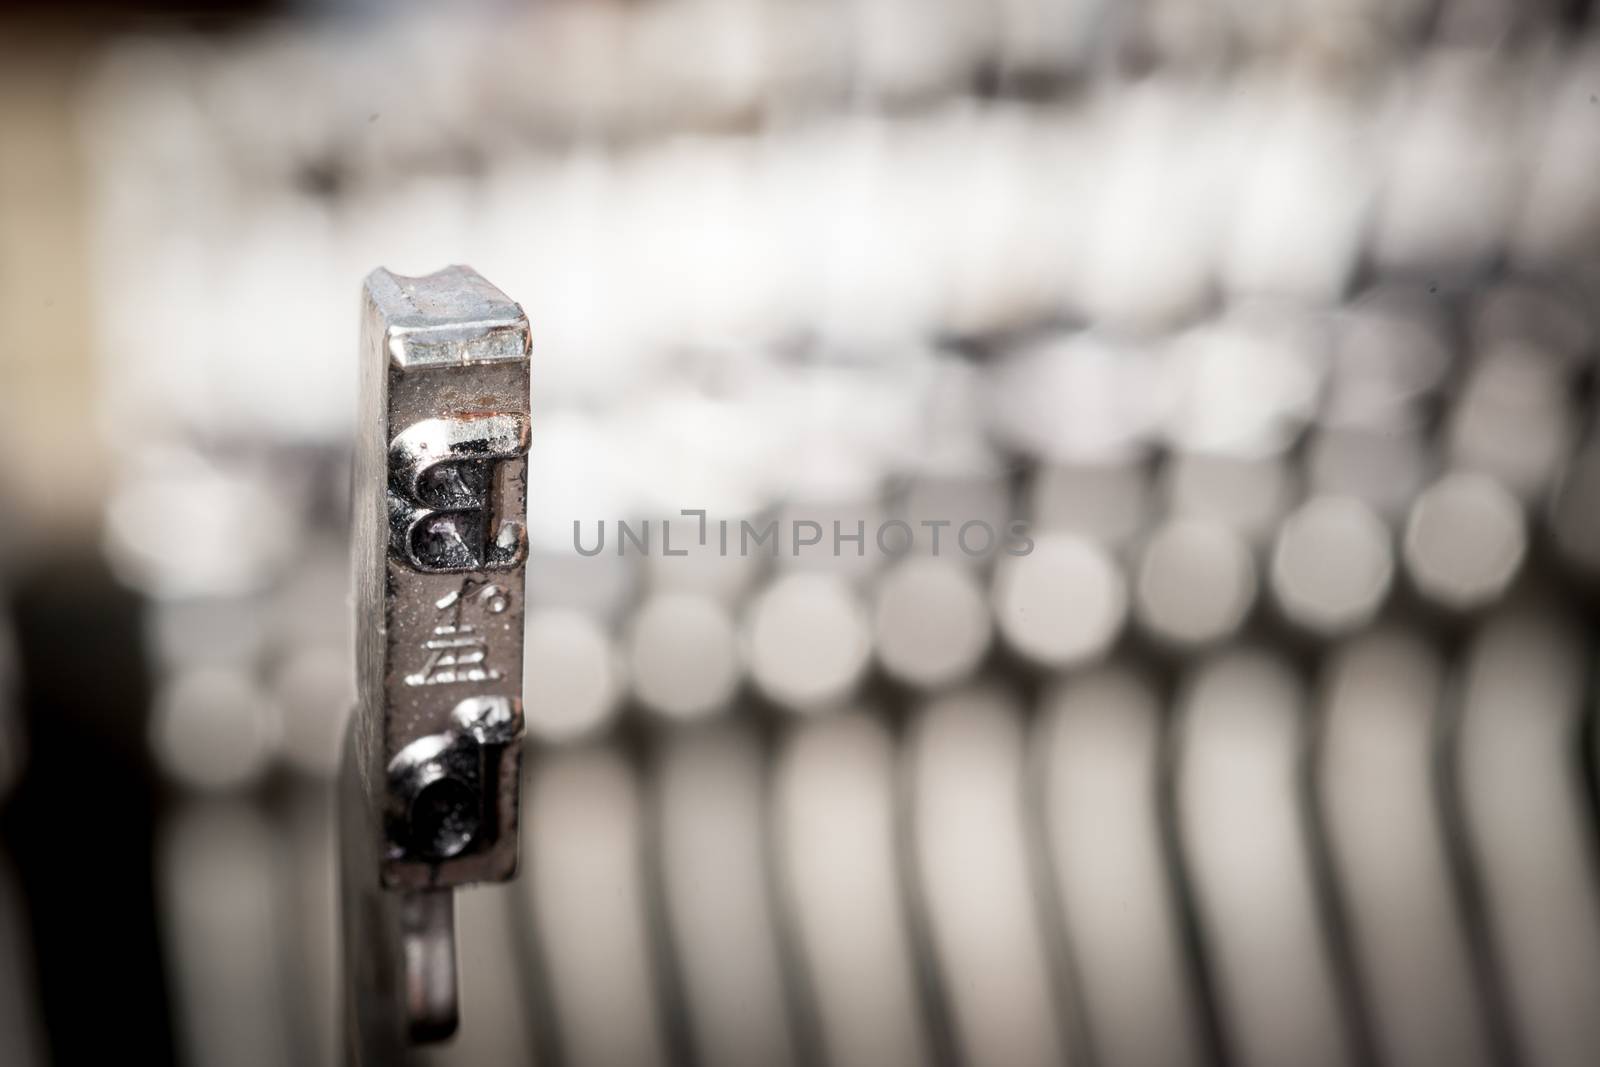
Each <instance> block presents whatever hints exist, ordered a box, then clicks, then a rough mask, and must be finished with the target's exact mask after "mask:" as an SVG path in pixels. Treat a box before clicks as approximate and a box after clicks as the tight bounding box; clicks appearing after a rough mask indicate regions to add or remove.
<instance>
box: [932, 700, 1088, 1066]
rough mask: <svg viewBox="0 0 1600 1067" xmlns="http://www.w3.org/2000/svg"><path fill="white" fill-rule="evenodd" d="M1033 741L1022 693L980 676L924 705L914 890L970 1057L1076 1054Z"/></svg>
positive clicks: (1035, 1058)
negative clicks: (1027, 741)
mask: <svg viewBox="0 0 1600 1067" xmlns="http://www.w3.org/2000/svg"><path fill="white" fill-rule="evenodd" d="M1023 741H1024V738H1023V729H1022V716H1021V709H1020V708H1019V707H1018V706H1017V703H1016V701H1015V699H1014V698H1013V697H1012V696H1011V695H1010V694H1008V693H1006V692H1005V691H1004V690H1002V689H1000V688H998V687H993V686H973V687H967V688H963V689H959V690H956V691H954V692H952V693H947V694H944V695H942V696H939V697H936V698H934V699H933V700H931V701H930V702H929V703H927V704H926V705H924V706H923V707H922V708H921V709H919V710H918V711H916V712H914V713H913V719H912V723H911V727H910V735H909V738H908V742H907V747H906V751H905V774H906V775H907V776H908V779H909V786H908V793H909V797H910V802H909V803H910V826H909V832H910V838H911V840H910V852H911V855H912V856H913V857H914V863H913V870H914V872H915V876H916V877H915V880H914V882H913V886H914V890H913V892H914V895H915V898H916V900H917V901H918V902H919V903H920V906H921V909H922V911H923V916H922V921H923V923H924V924H925V925H926V928H927V930H928V936H929V940H930V941H931V942H932V945H933V950H934V957H935V960H936V962H937V965H938V975H939V982H938V986H939V991H940V994H941V996H942V998H943V1001H944V1004H945V1007H946V1010H947V1011H948V1012H949V1017H950V1020H951V1023H952V1026H953V1029H954V1031H955V1041H956V1045H957V1047H958V1049H959V1053H960V1054H959V1057H958V1058H959V1061H960V1062H961V1063H966V1064H974V1065H976V1064H989V1063H1004V1064H1011V1065H1015V1067H1028V1065H1038V1067H1043V1065H1045V1064H1055V1063H1060V1062H1063V1061H1064V1060H1066V1059H1067V1058H1068V1057H1067V1034H1066V1031H1065V1024H1064V1019H1065V1014H1066V1013H1064V1012H1063V1011H1062V1010H1061V1009H1062V1005H1063V1004H1065V1003H1066V998H1065V994H1064V991H1063V990H1061V989H1060V988H1058V985H1057V982H1056V978H1057V977H1058V976H1059V973H1060V966H1059V964H1057V963H1056V961H1054V960H1052V959H1051V954H1050V949H1049V947H1048V946H1049V944H1050V941H1049V939H1047V938H1046V936H1045V929H1044V926H1043V922H1042V914H1043V912H1042V907H1043V903H1044V902H1043V901H1041V900H1040V899H1039V898H1038V896H1037V894H1036V892H1035V889H1036V886H1037V884H1038V883H1037V872H1036V871H1035V870H1034V868H1033V850H1034V845H1035V842H1034V840H1033V837H1032V835H1031V833H1030V832H1029V826H1028V824H1027V821H1026V815H1025V813H1024V808H1023V797H1024V788H1023V772H1024V746H1023Z"/></svg>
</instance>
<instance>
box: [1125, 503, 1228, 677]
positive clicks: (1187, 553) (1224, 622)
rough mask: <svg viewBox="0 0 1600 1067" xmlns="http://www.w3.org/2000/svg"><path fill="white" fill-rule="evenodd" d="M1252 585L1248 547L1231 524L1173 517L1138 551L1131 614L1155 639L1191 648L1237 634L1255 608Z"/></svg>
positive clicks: (1181, 649) (1183, 648)
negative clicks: (1229, 525)
mask: <svg viewBox="0 0 1600 1067" xmlns="http://www.w3.org/2000/svg"><path fill="white" fill-rule="evenodd" d="M1256 588H1257V582H1256V568H1255V562H1254V560H1253V559H1252V558H1251V555H1250V549H1249V546H1247V545H1246V544H1245V543H1244V541H1243V540H1242V539H1240V537H1239V535H1238V534H1237V533H1235V532H1234V531H1233V530H1232V529H1231V528H1229V527H1228V526H1225V525H1223V524H1222V523H1220V522H1213V521H1210V520H1207V519H1184V518H1179V519H1173V520H1170V521H1168V522H1165V523H1162V524H1161V525H1160V526H1158V527H1156V529H1155V530H1154V531H1152V532H1151V533H1150V535H1149V537H1148V538H1147V539H1146V540H1145V543H1144V545H1143V546H1142V547H1141V549H1140V552H1139V559H1138V567H1137V572H1136V574H1135V577H1134V586H1133V604H1134V615H1135V617H1136V618H1137V619H1138V621H1139V624H1140V625H1141V626H1142V627H1143V628H1144V629H1146V630H1147V631H1149V632H1150V633H1151V634H1152V635H1153V636H1154V637H1155V638H1156V640H1158V641H1160V642H1162V643H1164V644H1166V645H1170V646H1172V647H1174V648H1176V649H1177V650H1179V651H1191V650H1194V649H1198V648H1202V647H1206V646H1210V645H1215V644H1217V643H1219V642H1222V641H1225V640H1226V639H1228V638H1229V637H1232V636H1233V635H1234V634H1235V633H1237V632H1238V630H1239V628H1240V626H1242V625H1243V624H1244V620H1245V618H1246V617H1247V616H1248V615H1249V614H1250V611H1251V609H1252V608H1253V607H1254V606H1255V601H1256Z"/></svg>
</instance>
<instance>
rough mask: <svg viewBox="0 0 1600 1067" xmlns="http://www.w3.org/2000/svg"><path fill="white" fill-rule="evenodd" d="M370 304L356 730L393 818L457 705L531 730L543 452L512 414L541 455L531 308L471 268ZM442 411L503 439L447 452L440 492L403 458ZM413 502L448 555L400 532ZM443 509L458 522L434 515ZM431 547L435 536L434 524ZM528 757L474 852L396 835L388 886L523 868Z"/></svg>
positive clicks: (507, 768) (492, 875)
mask: <svg viewBox="0 0 1600 1067" xmlns="http://www.w3.org/2000/svg"><path fill="white" fill-rule="evenodd" d="M364 304H365V306H364V314H363V324H362V332H363V336H362V343H361V344H362V347H361V372H360V378H361V406H360V411H361V425H360V427H359V429H358V435H357V436H358V440H357V452H356V460H355V483H354V490H353V505H354V555H355V601H356V603H355V608H356V618H357V620H358V621H357V625H358V628H359V632H358V635H357V639H356V660H357V662H356V670H357V699H358V706H357V722H356V726H355V730H354V737H355V745H356V750H357V752H356V755H357V761H358V765H359V768H360V775H361V781H362V784H363V787H364V790H365V794H366V797H367V800H368V804H369V810H370V811H371V812H375V813H382V812H386V811H392V810H393V809H394V808H395V805H396V797H395V796H393V795H392V786H391V782H390V777H389V769H390V767H391V763H392V761H393V760H394V759H395V756H396V755H397V754H398V753H399V752H400V751H401V750H402V749H404V748H405V747H406V746H407V745H409V744H411V743H412V742H414V741H416V740H418V739H419V738H425V737H429V736H434V735H441V734H447V733H449V732H451V731H452V729H453V727H452V721H451V713H452V711H453V710H454V709H455V708H456V707H457V706H458V705H459V704H460V703H461V702H462V701H464V700H468V699H471V698H476V697H506V698H509V699H510V700H511V701H512V703H513V706H514V707H516V708H517V709H518V711H517V714H518V719H519V722H518V727H519V730H520V704H521V696H522V635H523V615H524V583H523V571H524V560H525V556H526V547H525V546H526V540H525V534H524V533H523V530H524V528H525V524H526V512H527V458H526V453H525V451H524V452H523V453H522V454H512V453H513V452H514V451H515V448H514V447H508V446H506V445H505V443H504V442H505V439H506V435H505V432H504V431H505V425H506V419H505V418H504V417H507V416H514V417H516V419H515V420H514V421H517V422H519V423H520V426H521V428H522V430H521V447H522V448H523V449H525V448H526V440H527V437H526V425H527V419H528V415H529V360H528V356H529V350H530V339H529V330H528V322H527V318H526V317H525V316H524V315H523V313H522V309H521V308H520V307H518V306H517V305H516V304H515V303H513V302H512V301H511V300H510V299H509V298H507V297H506V296H505V295H504V294H502V293H500V292H499V290H497V289H495V288H494V287H493V286H491V285H489V283H488V282H486V281H484V280H483V278H481V277H480V276H479V275H478V274H476V273H475V272H474V271H472V270H470V269H469V268H466V267H449V268H446V269H445V270H442V271H439V272H438V273H436V274H431V275H427V276H425V277H420V278H404V277H399V276H397V275H393V274H390V273H389V272H388V271H385V270H381V269H380V270H377V271H374V272H373V274H372V275H371V276H370V277H369V278H368V279H367V285H366V291H365V302H364ZM431 420H444V421H446V422H449V421H451V420H461V421H460V422H459V423H457V425H482V426H484V427H486V433H487V434H488V435H489V437H492V438H493V441H494V442H498V443H490V444H482V445H481V447H480V451H479V452H478V453H475V454H470V453H461V454H459V455H456V456H453V457H441V458H457V459H462V460H463V463H462V464H461V465H459V467H453V466H452V465H451V464H449V463H444V464H442V465H438V466H436V467H435V468H434V470H435V471H436V472H438V473H440V474H442V475H446V476H447V477H441V478H438V479H437V480H436V484H435V485H434V486H433V490H432V492H431V495H430V494H429V493H428V492H422V491H419V490H418V488H417V486H418V484H419V482H418V479H417V477H416V475H417V471H416V469H415V467H413V468H411V469H410V470H409V471H408V472H406V473H405V476H402V474H401V473H400V472H397V470H396V468H395V465H394V464H395V463H396V462H397V460H396V459H395V458H392V457H400V458H401V459H404V458H405V457H401V456H400V449H401V443H402V441H404V442H411V443H413V444H414V443H415V440H416V439H417V438H418V436H419V435H420V436H427V435H426V433H424V432H422V431H418V430H416V429H414V428H416V427H419V426H421V425H422V424H425V423H429V422H430V421H431ZM435 424H437V423H435ZM425 429H426V427H424V430H425ZM407 431H411V432H410V433H409V434H408V433H407ZM402 435H405V436H404V437H402ZM445 436H447V437H449V436H450V435H448V434H447V435H445ZM459 436H460V434H457V435H456V437H459ZM513 436H515V435H513ZM451 440H452V441H453V440H455V437H452V438H451ZM485 440H488V438H487V437H486V438H485ZM445 443H446V444H447V445H448V444H449V442H445ZM411 458H412V459H414V458H415V457H414V456H412V457H411ZM470 464H475V465H476V467H477V468H478V469H479V470H480V471H481V472H482V473H483V474H485V475H486V478H485V479H484V484H483V485H481V486H478V487H477V489H474V487H473V485H472V484H471V483H472V481H473V479H472V478H467V477H462V476H460V470H462V469H466V468H467V467H468V466H469V465H470ZM402 465H403V464H402ZM452 477H453V478H454V482H453V483H452V482H451V481H450V478H452ZM397 499H399V500H401V501H402V502H403V504H404V505H405V507H407V508H409V510H408V511H407V512H406V515H405V518H406V519H407V520H408V521H409V520H413V519H416V517H417V516H418V515H420V516H422V518H421V520H420V521H424V522H426V521H436V522H437V523H439V528H440V529H441V530H443V531H444V534H445V535H448V536H446V537H445V538H444V539H443V540H439V541H438V542H437V543H438V544H441V545H444V546H445V548H443V549H441V550H440V554H439V555H438V556H437V558H433V559H431V560H430V559H419V558H418V554H417V552H415V551H410V550H408V545H410V544H412V543H413V542H409V541H406V540H405V538H404V537H399V538H392V537H391V516H392V515H393V514H394V513H395V508H396V506H397V505H396V500H397ZM480 502H481V507H480V506H476V505H477V504H479V503H480ZM463 504H466V505H467V506H464V507H463V506H462V505H463ZM435 515H436V516H443V517H442V518H435V519H430V518H429V516H435ZM463 533H464V534H465V537H466V541H467V542H471V541H472V539H473V537H474V536H477V537H479V538H480V544H478V545H472V546H469V548H470V551H467V552H466V555H463V554H462V551H463V550H462V548H461V542H460V539H459V537H458V535H461V534H463ZM452 539H454V540H452ZM485 539H486V540H485ZM422 542H423V543H424V544H428V543H434V542H430V541H429V535H428V533H427V531H424V533H423V536H422ZM480 548H481V549H482V551H481V552H477V550H478V549H480ZM473 552H477V555H473ZM430 562H431V563H433V564H435V566H433V567H428V566H427V564H429V563H430ZM518 758H519V756H518V746H517V745H514V744H513V745H510V746H508V747H507V748H506V749H505V750H504V753H503V761H504V762H502V764H501V765H500V766H499V768H498V773H492V772H491V773H489V774H486V775H485V778H484V783H485V786H486V787H488V788H491V789H493V790H494V792H495V795H494V796H493V797H492V798H485V802H484V808H485V814H486V815H489V816H491V817H489V818H486V820H485V822H484V826H483V829H482V831H481V832H480V833H479V834H478V837H477V839H476V840H475V841H474V843H473V844H472V845H471V846H470V847H469V848H468V849H467V850H466V851H464V852H463V853H461V854H459V855H456V856H453V857H451V858H449V859H444V860H440V861H431V860H428V859H425V858H419V857H417V856H414V855H411V854H410V853H409V851H408V850H407V848H406V847H405V845H404V843H402V842H397V841H395V840H392V839H391V840H388V841H386V842H385V848H384V850H383V851H382V854H381V855H382V861H381V869H382V870H381V873H382V880H383V883H384V884H385V885H388V886H394V887H413V888H426V887H441V886H454V885H463V884H466V883H470V882H477V881H495V880H503V879H505V878H508V877H510V876H511V874H512V873H513V872H514V871H515V869H516V858H517V834H516V823H517V797H518V794H517V787H518V781H519V777H518V767H517V760H518ZM374 832H378V833H381V832H382V830H381V829H379V828H377V827H376V826H375V830H374Z"/></svg>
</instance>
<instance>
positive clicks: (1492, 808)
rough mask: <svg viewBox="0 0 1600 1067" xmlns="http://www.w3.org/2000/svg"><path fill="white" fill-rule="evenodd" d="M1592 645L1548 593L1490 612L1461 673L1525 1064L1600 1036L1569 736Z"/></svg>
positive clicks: (1598, 929)
mask: <svg viewBox="0 0 1600 1067" xmlns="http://www.w3.org/2000/svg"><path fill="white" fill-rule="evenodd" d="M1591 656H1592V652H1591V651H1590V649H1589V648H1588V647H1587V642H1585V640H1584V639H1583V635H1581V634H1580V632H1579V631H1578V630H1577V629H1576V628H1575V627H1574V626H1573V625H1572V623H1571V622H1570V621H1569V620H1568V619H1567V618H1565V617H1564V616H1563V614H1562V612H1561V609H1560V608H1559V607H1558V606H1557V605H1554V604H1550V603H1539V602H1530V603H1517V604H1513V605H1510V606H1508V607H1507V608H1506V609H1505V610H1504V611H1503V612H1501V613H1499V614H1497V615H1494V616H1493V617H1491V618H1490V619H1489V620H1488V621H1487V622H1486V623H1485V624H1484V625H1483V627H1482V629H1481V630H1480V631H1479V633H1478V634H1477V636H1476V637H1475V639H1474V640H1473V642H1472V645H1471V646H1470V648H1469V649H1468V651H1467V655H1466V659H1465V662H1464V663H1463V664H1462V666H1461V676H1460V678H1459V679H1458V686H1459V692H1460V696H1459V706H1458V709H1457V711H1456V721H1455V723H1454V730H1453V734H1454V738H1455V746H1456V747H1455V751H1454V752H1453V753H1452V756H1453V759H1452V763H1451V766H1452V769H1453V772H1454V776H1455V794H1456V795H1457V796H1458V797H1459V803H1460V806H1461V807H1460V810H1461V818H1462V822H1463V824H1464V827H1465V830H1466V836H1467V840H1468V842H1469V844H1470V856H1471V858H1472V859H1473V860H1474V862H1475V863H1476V865H1477V869H1478V871H1479V872H1480V875H1479V876H1480V878H1481V881H1482V890H1483V895H1484V898H1485V905H1486V910H1487V926H1488V930H1489V935H1490V945H1491V949H1492V958H1493V959H1494V961H1495V962H1496V964H1497V965H1498V967H1499V968H1500V971H1501V981H1502V983H1503V986H1504V988H1505V990H1506V995H1507V997H1508V999H1509V1002H1510V1009H1511V1011H1510V1014H1511V1024H1512V1037H1513V1040H1514V1042H1515V1045H1516V1047H1517V1050H1518V1052H1519V1053H1520V1055H1521V1056H1523V1057H1524V1058H1525V1060H1526V1062H1528V1063H1538V1064H1551V1065H1555V1067H1562V1065H1566V1064H1571V1065H1574V1067H1576V1065H1577V1064H1582V1063H1588V1062H1590V1061H1592V1060H1593V1058H1594V1050H1595V1049H1596V1048H1597V1047H1600V1015H1597V1014H1596V1013H1595V1011H1594V1004H1595V1003H1596V1002H1597V1001H1600V886H1597V882H1596V871H1595V865H1594V852H1593V847H1594V840H1593V824H1592V819H1593V813H1592V812H1593V809H1592V807H1591V806H1590V794H1589V791H1588V788H1587V786H1586V785H1585V782H1584V775H1583V769H1582V757H1581V755H1580V746H1579V742H1580V740H1581V738H1582V737H1583V728H1584V722H1585V720H1586V719H1587V718H1588V716H1589V714H1590V710H1591V709H1590V702H1591V701H1592V700H1593V696H1592V692H1591V691H1590V689H1589V686H1588V683H1587V681H1586V678H1587V676H1588V674H1589V673H1590V670H1591V667H1590V664H1589V658H1590V657H1591Z"/></svg>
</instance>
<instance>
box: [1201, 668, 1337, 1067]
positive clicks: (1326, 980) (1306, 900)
mask: <svg viewBox="0 0 1600 1067" xmlns="http://www.w3.org/2000/svg"><path fill="white" fill-rule="evenodd" d="M1303 702H1304V693H1303V692H1302V688H1301V685H1300V683H1299V681H1298V680H1297V679H1296V678H1295V677H1294V676H1293V675H1292V674H1291V673H1290V670H1289V668H1288V666H1287V664H1285V663H1284V662H1283V661H1281V660H1279V659H1277V658H1275V657H1273V656H1272V655H1270V654H1267V653H1265V652H1261V651H1257V650H1254V649H1239V650H1234V651H1229V652H1225V653H1220V654H1218V655H1217V656H1216V657H1215V658H1213V659H1211V660H1208V661H1206V662H1205V663H1203V664H1201V665H1200V666H1198V667H1197V668H1196V669H1195V670H1194V672H1193V673H1192V674H1191V676H1190V677H1189V678H1188V680H1187V682H1186V685H1185V689H1184V693H1183V695H1182V698H1181V700H1180V706H1179V708H1178V715H1179V721H1178V723H1177V732H1176V735H1175V739H1176V744H1177V751H1176V764H1175V772H1174V773H1175V774H1176V776H1177V780H1176V803H1177V818H1178V834H1179V840H1180V847H1181V853H1182V856H1183V861H1184V867H1185V871H1186V877H1187V880H1188V882H1189V884H1190V887H1191V890H1192V892H1193V894H1194V903H1195V909H1196V912H1197V914H1198V917H1199V921H1200V928H1201V933H1200V937H1201V943H1202V945H1203V948H1204V951H1205V953H1206V956H1207V959H1208V961H1209V969H1210V972H1211V974H1212V976H1213V978H1214V981H1215V983H1216V1000H1217V1005H1218V1010H1219V1012H1220V1014H1221V1017H1222V1018H1221V1023H1222V1029H1223V1040H1224V1042H1225V1044H1226V1046H1227V1048H1228V1052H1229V1054H1230V1062H1237V1063H1240V1064H1243V1065H1245V1067H1271V1065H1276V1064H1283V1063H1296V1064H1305V1065H1313V1064H1314V1065H1318V1067H1323V1065H1326V1067H1346V1065H1349V1064H1352V1063H1355V1062H1356V1059H1357V1056H1356V1051H1355V1047H1354V1042H1353V1039H1352V1034H1351V1030H1350V1028H1349V1020H1348V1019H1347V1018H1346V1014H1345V1005H1344V1004H1343V1003H1342V999H1341V992H1340V988H1339V984H1338V979H1337V977H1336V975H1335V971H1334V965H1333V959H1332V954H1331V951H1330V945H1329V942H1328V940H1327V938H1328V931H1327V929H1326V926H1325V923H1324V921H1323V913H1322V911H1321V905H1320V903H1319V895H1318V893H1319V890H1318V886H1317V882H1316V873H1315V867H1314V865H1313V851H1312V848H1313V843H1312V841H1311V840H1310V839H1309V837H1308V835H1307V830H1308V824H1307V820H1306V819H1305V818H1304V817H1303V805H1302V800H1303V791H1302V787H1301V777H1300V776H1301V770H1302V766H1301V764H1302V759H1301V754H1302V752H1303V750H1304V746H1305V738H1306V732H1305V730H1306V720H1305V714H1304V712H1305V709H1304V707H1303Z"/></svg>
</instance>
